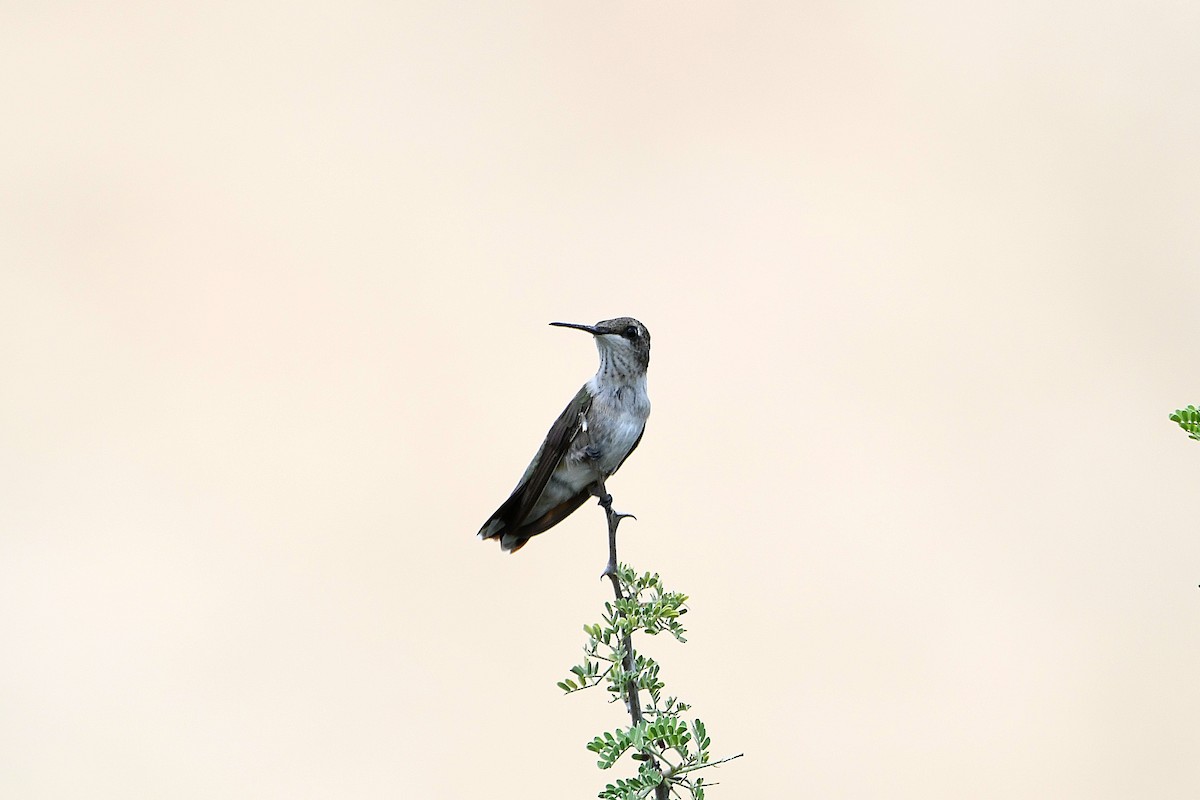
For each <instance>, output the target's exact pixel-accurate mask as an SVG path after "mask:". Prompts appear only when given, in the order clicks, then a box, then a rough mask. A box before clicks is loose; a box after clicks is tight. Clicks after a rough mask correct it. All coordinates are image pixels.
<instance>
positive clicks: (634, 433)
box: [479, 317, 650, 553]
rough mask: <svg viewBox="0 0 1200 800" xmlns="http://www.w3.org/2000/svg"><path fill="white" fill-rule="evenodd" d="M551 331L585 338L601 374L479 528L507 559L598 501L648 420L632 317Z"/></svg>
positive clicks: (643, 363)
mask: <svg viewBox="0 0 1200 800" xmlns="http://www.w3.org/2000/svg"><path fill="white" fill-rule="evenodd" d="M550 324H551V325H557V326H558V327H560V328H575V329H576V330H581V331H587V332H588V333H590V334H591V335H592V336H593V337H594V340H595V342H596V349H597V350H599V351H600V369H598V370H597V371H596V374H595V375H594V376H592V378H591V380H589V381H588V382H587V383H585V384H584V385H583V388H581V389H580V390H579V391H578V393H576V395H575V397H574V399H573V400H571V402H570V403H568V404H567V407H566V408H565V409H563V412H562V413H561V414H559V415H558V419H556V420H555V421H554V424H553V425H551V426H550V431H549V433H547V434H546V440H545V441H544V442H542V446H541V447H540V448H539V449H538V451H537V455H535V456H534V457H533V461H532V462H530V464H529V467H528V468H526V470H525V474H524V475H522V476H521V480H520V482H518V483H517V488H515V489H513V492H512V494H511V495H510V496H509V498H508V499H507V500H505V501H504V503H503V504H501V506H500V507H499V508H498V509H496V513H494V514H492V516H491V517H490V518H489V519H488V521H487V522H485V523H484V524H483V527H482V528H480V529H479V538H481V539H499V540H500V549H501V550H504V551H506V552H512V553H515V552H517V551H518V550H520V549H521V548H522V547H524V546H525V543H526V542H528V541H529V540H530V538H532V537H534V536H536V535H537V534H539V533H544V532H545V531H548V530H549V529H550V528H553V527H554V526H555V525H557V524H558V523H560V522H562V521H563V520H564V519H566V518H567V517H568V516H569V515H570V514H571V512H573V511H574V510H575V509H577V508H579V507H580V506H581V505H583V502H584V501H585V500H587V499H588V496H589V495H592V494H595V495H596V496H597V497H601V501H602V502H603V501H604V500H605V499H606V498H607V495H606V494H604V491H603V486H604V480H605V479H606V478H608V477H609V476H610V475H612V474H613V473H614V472H616V471H617V470H618V469H620V468H621V465H622V464H624V463H625V459H627V458H629V454H630V453H632V452H633V451H634V450H635V449H637V446H638V444H639V443H640V442H641V441H642V433H643V432H644V431H645V430H646V418H647V417H649V416H650V397H649V395H648V394H647V393H646V368H647V367H648V366H649V365H650V331H648V330H646V326H645V325H643V324H642V323H640V322H638V321H637V320H636V319H633V318H632V317H617V318H616V319H606V320H602V321H601V322H597V323H596V324H595V325H579V324H576V323H573V322H551V323H550ZM602 495H603V496H602ZM607 499H608V502H609V503H611V498H607Z"/></svg>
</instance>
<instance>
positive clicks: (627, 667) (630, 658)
mask: <svg viewBox="0 0 1200 800" xmlns="http://www.w3.org/2000/svg"><path fill="white" fill-rule="evenodd" d="M591 491H592V494H594V495H596V497H598V498H599V499H600V507H601V508H603V509H604V515H605V518H606V519H607V520H608V564H607V565H606V566H605V568H604V573H603V575H607V576H608V578H609V579H610V580H611V581H612V587H613V596H614V597H615V598H616V599H617V600H624V599H625V593H624V592H623V591H622V590H621V578H620V577H619V575H618V574H617V573H618V571H619V570H618V567H617V565H618V563H619V562H618V561H617V526H618V525H620V524H621V520H622V519H624V518H625V517H628V516H631V515H630V514H621V513H619V512H617V511H614V510H613V507H612V495H610V494H609V493H608V491H607V490H606V489H605V488H604V479H603V478H601V479H600V480H598V481H596V483H595V484H593V485H592V487H591ZM603 575H602V576H601V577H603ZM613 610H614V613H619V612H616V608H615V607H614V609H613ZM623 645H624V646H623V647H622V651H623V652H622V653H621V668H622V669H623V670H624V671H625V672H626V673H627V674H629V675H633V676H636V672H635V666H636V664H637V656H636V655H635V654H634V652H633V635H632V633H630V634H626V635H625V637H624V642H623ZM625 708H626V709H627V710H628V711H629V718H630V719H631V720H633V724H634V725H637V724H638V723H640V722H641V721H642V701H641V698H640V697H638V688H637V679H636V677H633V678H631V679H630V680H629V682H628V683H627V684H626V685H625ZM650 764H651V766H653V767H654V768H655V769H656V770H658V771H659V772H660V773H661V772H662V768H661V767H660V766H659V763H658V759H656V758H653V757H651V759H650ZM654 798H655V800H670V783H669V782H668V781H667V777H666V775H665V774H664V775H663V780H662V782H661V783H659V784H658V785H657V786H655V787H654Z"/></svg>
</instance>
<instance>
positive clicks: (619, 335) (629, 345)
mask: <svg viewBox="0 0 1200 800" xmlns="http://www.w3.org/2000/svg"><path fill="white" fill-rule="evenodd" d="M550 324H551V325H557V326H559V327H560V328H575V329H576V330H581V331H587V332H588V333H590V334H591V335H592V336H594V337H596V349H597V350H599V351H600V368H601V370H604V369H605V368H611V369H614V370H616V371H617V372H620V373H621V374H623V375H634V374H637V373H642V372H645V371H646V368H647V367H648V366H650V331H648V330H646V326H645V325H643V324H642V323H640V322H638V321H637V320H636V319H634V318H633V317H617V318H616V319H605V320H601V321H600V322H597V323H596V324H595V325H579V324H577V323H574V322H551V323H550Z"/></svg>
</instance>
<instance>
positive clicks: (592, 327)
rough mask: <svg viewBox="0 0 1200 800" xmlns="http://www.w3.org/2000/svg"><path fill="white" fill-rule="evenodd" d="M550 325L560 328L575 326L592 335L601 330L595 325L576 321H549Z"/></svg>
mask: <svg viewBox="0 0 1200 800" xmlns="http://www.w3.org/2000/svg"><path fill="white" fill-rule="evenodd" d="M550 324H551V325H557V326H558V327H560V328H575V329H576V330H580V331H587V332H588V333H590V334H591V335H592V336H599V335H600V333H601V331H600V330H599V329H598V328H597V327H596V326H595V325H580V324H578V323H576V322H551V323H550Z"/></svg>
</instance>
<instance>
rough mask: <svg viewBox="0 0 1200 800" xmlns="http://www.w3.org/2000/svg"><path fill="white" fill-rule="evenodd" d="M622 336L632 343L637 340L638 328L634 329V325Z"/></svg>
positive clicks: (626, 329)
mask: <svg viewBox="0 0 1200 800" xmlns="http://www.w3.org/2000/svg"><path fill="white" fill-rule="evenodd" d="M621 335H622V336H624V337H625V338H626V339H628V340H629V341H631V342H632V341H633V340H634V339H636V338H637V337H638V331H637V328H636V327H634V326H633V325H630V326H628V327H627V328H625V330H624V332H622V334H621Z"/></svg>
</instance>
